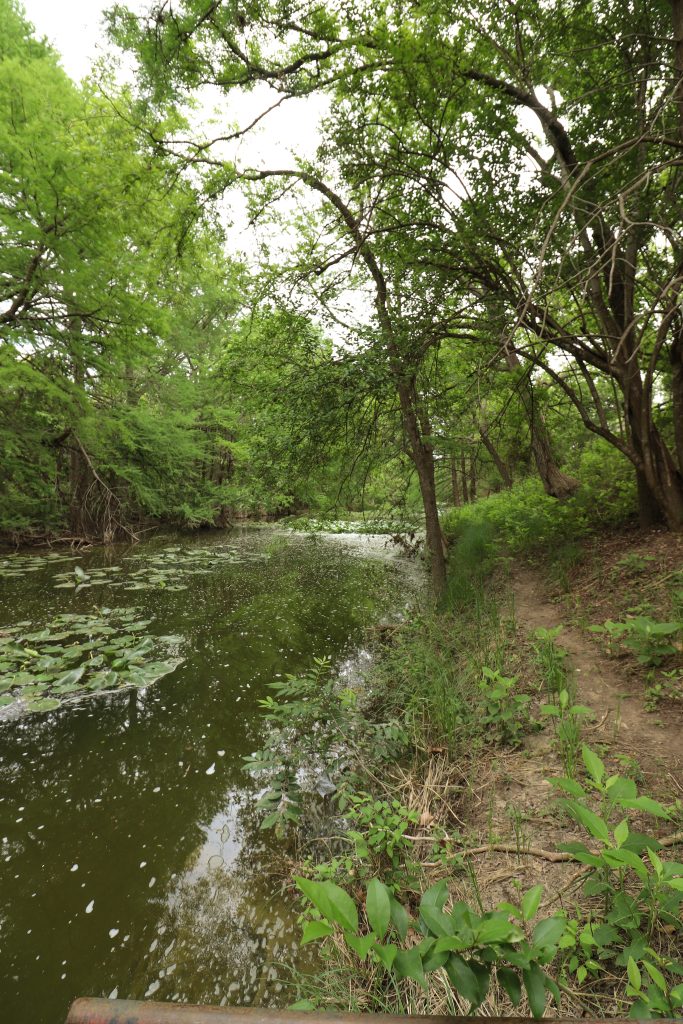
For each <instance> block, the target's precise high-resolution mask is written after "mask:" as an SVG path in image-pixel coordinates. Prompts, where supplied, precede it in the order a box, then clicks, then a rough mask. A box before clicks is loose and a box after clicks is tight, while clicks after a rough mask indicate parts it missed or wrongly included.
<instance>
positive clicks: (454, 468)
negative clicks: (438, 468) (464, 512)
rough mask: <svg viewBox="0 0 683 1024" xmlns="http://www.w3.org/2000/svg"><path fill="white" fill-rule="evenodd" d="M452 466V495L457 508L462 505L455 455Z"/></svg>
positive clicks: (452, 457) (451, 459)
mask: <svg viewBox="0 0 683 1024" xmlns="http://www.w3.org/2000/svg"><path fill="white" fill-rule="evenodd" d="M450 465H451V493H452V497H453V504H454V505H455V507H456V508H457V507H458V505H459V504H460V485H459V484H458V463H457V460H456V458H455V455H451V457H450Z"/></svg>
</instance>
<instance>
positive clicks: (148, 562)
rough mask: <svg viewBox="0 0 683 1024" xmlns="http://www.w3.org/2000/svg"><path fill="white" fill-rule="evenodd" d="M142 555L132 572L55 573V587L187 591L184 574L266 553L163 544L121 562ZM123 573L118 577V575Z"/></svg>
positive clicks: (119, 569) (116, 568)
mask: <svg viewBox="0 0 683 1024" xmlns="http://www.w3.org/2000/svg"><path fill="white" fill-rule="evenodd" d="M142 558H144V564H143V565H142V566H141V568H139V569H135V570H134V571H133V572H128V573H126V568H125V567H124V566H120V565H110V566H104V567H100V568H97V569H88V571H87V572H86V571H85V570H84V569H82V568H81V566H80V565H77V566H75V567H74V568H73V569H72V570H69V571H67V572H60V573H57V574H56V575H55V577H54V578H55V580H58V581H59V582H57V583H55V589H56V590H74V591H80V590H85V589H86V588H88V587H96V586H102V585H103V584H107V585H108V586H110V587H120V588H121V589H122V590H125V591H131V590H156V589H165V590H186V589H187V584H185V583H183V577H185V576H197V575H201V574H206V573H211V572H215V571H216V569H219V568H220V567H221V566H223V565H226V564H228V563H230V564H235V563H238V562H248V561H264V560H265V559H267V558H268V555H267V554H266V553H261V552H252V551H238V549H237V548H236V547H234V546H232V545H225V546H223V547H207V548H195V547H191V548H183V547H165V548H163V549H162V550H161V551H160V552H158V553H157V554H155V555H151V556H150V555H148V554H145V555H144V556H140V555H129V556H128V557H127V558H126V559H124V561H126V562H134V563H136V562H138V561H140V560H141V559H142ZM119 573H124V574H125V575H124V576H123V577H122V578H121V579H119V578H118V574H119Z"/></svg>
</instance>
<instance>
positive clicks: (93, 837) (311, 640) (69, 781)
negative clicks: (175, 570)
mask: <svg viewBox="0 0 683 1024" xmlns="http://www.w3.org/2000/svg"><path fill="white" fill-rule="evenodd" d="M211 542H212V541H211V540H210V539H209V540H208V541H207V537H206V536H204V537H202V538H201V540H197V541H196V542H195V543H197V544H201V545H202V546H205V545H206V544H207V543H211ZM214 542H215V543H221V542H222V540H221V538H220V536H217V537H216V539H215V541H214ZM168 543H170V541H169V539H168V538H164V540H163V541H161V540H159V541H152V542H149V543H148V544H147V545H145V550H148V551H150V552H154V551H157V550H159V548H160V547H161V546H163V544H168ZM230 543H237V544H238V545H240V546H241V547H243V548H244V549H245V550H246V551H250V552H251V551H262V552H266V553H268V554H269V558H268V559H267V560H262V561H261V560H259V561H256V560H252V561H248V562H245V563H237V564H218V565H217V567H216V569H215V571H214V572H211V573H208V574H206V575H200V576H196V577H191V578H188V579H187V580H186V582H187V583H188V589H187V590H184V591H182V592H167V591H165V590H163V589H162V590H159V591H142V592H139V593H138V592H135V593H131V594H129V595H128V594H126V595H124V594H122V592H121V590H117V589H114V588H110V587H108V586H106V585H105V586H102V587H97V588H93V589H92V590H86V591H83V592H81V593H74V592H73V591H64V590H55V589H54V588H53V580H52V575H53V573H54V572H55V571H56V570H57V569H60V568H61V569H63V566H59V565H57V566H55V567H54V568H52V569H50V568H49V567H46V568H45V569H44V570H41V571H40V572H32V573H30V574H29V575H26V576H25V577H24V578H8V579H2V580H0V626H2V625H8V624H11V623H12V622H15V621H17V620H23V619H31V620H33V621H34V622H35V623H36V624H40V623H43V622H45V621H47V620H49V618H51V617H52V616H53V615H55V614H58V613H60V612H64V611H72V612H77V613H83V612H87V611H91V610H92V609H93V607H94V606H95V605H97V604H105V603H106V604H108V605H110V606H115V605H122V604H124V603H125V602H124V598H129V599H130V601H129V603H130V604H134V605H136V606H138V607H140V609H141V612H142V613H143V614H144V615H145V617H151V616H154V622H153V624H152V625H151V626H150V627H149V628H150V630H151V631H154V632H156V633H157V634H158V635H168V634H174V635H177V636H178V637H180V638H181V639H179V640H178V647H179V653H181V654H182V656H183V657H184V658H185V659H186V661H185V663H184V665H183V666H182V667H181V668H180V669H179V670H177V671H176V672H175V673H174V674H173V675H171V676H168V677H166V678H165V679H164V680H162V681H161V682H160V683H159V684H158V685H157V686H155V687H150V688H149V689H147V690H139V691H130V692H122V693H120V694H116V695H113V696H99V697H93V698H91V699H90V700H89V701H88V702H87V703H85V704H82V705H78V706H75V707H70V708H62V709H60V710H58V711H56V712H54V713H52V714H47V715H34V716H29V717H27V718H20V719H16V720H13V721H7V722H5V723H3V724H2V725H1V726H0V893H1V894H2V896H1V901H0V1005H1V1006H2V1007H3V1017H5V1016H6V1019H7V1020H16V1021H17V1022H23V1021H24V1020H26V1021H31V1022H32V1024H61V1022H62V1021H63V1019H64V1017H65V1016H66V1009H67V1006H68V1004H69V1003H70V1001H71V999H73V998H74V997H75V996H76V995H84V994H88V995H104V996H107V995H110V994H112V993H116V994H117V995H118V996H119V997H121V998H124V997H130V998H143V997H144V996H145V995H148V996H152V995H155V996H156V997H157V998H163V999H176V1000H181V1001H196V1002H217V1003H220V1002H231V1003H249V1002H253V1003H258V1004H264V1005H265V1004H269V1003H278V1002H282V1001H283V1000H285V1001H286V996H285V995H283V993H282V992H281V991H280V982H279V981H278V979H277V978H276V977H275V975H274V973H273V970H272V967H271V966H270V964H271V962H272V961H273V960H283V961H285V962H287V961H290V962H291V961H292V959H293V958H295V957H296V950H295V944H294V930H293V928H292V908H291V900H290V899H289V898H288V897H287V894H286V893H283V890H282V879H283V877H284V875H285V874H286V866H284V865H283V864H282V863H281V857H282V851H281V850H280V849H278V847H277V846H276V845H270V843H269V840H268V839H267V837H264V833H262V832H260V831H259V829H258V819H257V817H256V815H255V814H254V802H255V799H254V798H255V792H256V789H255V784H254V783H253V781H252V780H251V779H250V778H249V777H248V776H247V775H246V774H245V773H244V771H243V769H242V757H243V756H244V755H246V754H248V753H250V752H251V751H252V750H254V749H255V748H256V747H257V746H258V745H259V742H260V738H261V730H262V729H263V720H262V718H261V717H260V715H259V711H258V704H257V701H258V699H259V697H261V696H263V695H264V687H265V685H266V683H267V682H268V681H270V680H271V679H272V678H273V677H275V676H277V675H278V674H282V673H284V672H296V671H298V670H301V669H303V668H304V667H306V666H307V665H308V664H309V662H310V659H311V657H312V656H313V655H317V656H321V655H330V656H331V657H332V658H333V659H334V661H335V664H337V665H338V666H342V665H345V670H346V671H347V672H349V673H353V672H357V671H358V666H359V664H361V666H362V657H363V656H362V654H360V662H359V657H357V656H356V652H357V651H358V645H359V639H360V635H361V630H362V627H363V626H364V625H365V624H367V622H368V620H375V619H377V618H378V617H380V616H381V615H382V614H383V613H384V612H386V611H390V610H393V609H395V608H396V607H397V605H399V604H400V603H401V602H402V601H404V600H405V595H406V580H407V579H409V578H410V579H411V580H413V579H414V576H413V570H411V568H410V567H409V566H407V565H406V564H405V563H401V562H399V561H397V560H391V559H387V558H386V557H385V556H384V552H383V550H382V547H381V545H380V546H376V547H375V548H373V547H372V545H371V543H370V542H369V541H368V540H367V538H363V539H362V548H361V549H360V552H359V547H358V546H355V545H353V544H350V543H349V542H348V541H345V540H344V538H339V537H335V538H331V539H329V540H320V539H318V540H315V541H314V540H311V538H308V537H292V538H290V539H289V540H288V541H287V542H286V543H284V542H281V541H279V542H277V543H273V535H272V533H271V532H270V531H266V530H244V531H241V532H239V533H237V534H231V535H230ZM141 551H142V549H140V548H138V549H137V552H136V553H137V554H139V553H141ZM122 554H123V553H122V552H121V551H110V552H93V553H92V554H90V555H89V556H87V557H86V558H84V559H82V560H81V562H80V563H79V564H81V565H82V566H83V568H85V569H87V568H92V567H96V566H102V565H105V564H111V565H116V564H122V562H121V558H122ZM406 574H408V576H407V575H406ZM410 586H413V583H411V584H410ZM409 589H410V587H409V588H408V590H409Z"/></svg>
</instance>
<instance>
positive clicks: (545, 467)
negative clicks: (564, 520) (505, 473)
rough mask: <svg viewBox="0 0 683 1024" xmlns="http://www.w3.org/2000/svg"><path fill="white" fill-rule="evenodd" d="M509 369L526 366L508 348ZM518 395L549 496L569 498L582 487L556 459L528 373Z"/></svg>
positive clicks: (539, 472)
mask: <svg viewBox="0 0 683 1024" xmlns="http://www.w3.org/2000/svg"><path fill="white" fill-rule="evenodd" d="M505 356H506V359H507V364H508V368H509V369H510V370H512V371H519V370H520V369H521V368H522V363H521V361H520V359H519V357H518V355H517V353H516V352H514V351H513V350H512V349H511V348H509V347H508V348H506V350H505ZM518 393H519V396H520V399H521V402H522V407H523V408H524V412H525V413H526V418H527V422H528V424H529V431H530V434H531V450H532V452H533V456H534V461H535V463H536V468H537V470H538V475H539V476H540V478H541V482H542V483H543V487H544V490H545V493H546V494H549V495H550V497H552V498H568V497H570V496H571V495H572V494H574V492H575V491H576V490H577V489H578V487H579V481H578V480H575V479H574V478H573V477H571V476H567V474H566V473H563V472H562V470H561V469H560V467H559V466H558V465H557V462H556V461H555V458H554V456H553V451H552V446H551V443H550V434H549V433H548V427H547V426H546V422H545V419H544V417H543V413H542V412H541V410H540V409H538V408H537V407H536V402H535V399H534V390H533V384H532V382H531V378H530V377H529V375H528V374H527V373H525V374H524V375H523V376H522V377H521V378H520V381H519V389H518Z"/></svg>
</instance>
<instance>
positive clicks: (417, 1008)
mask: <svg viewBox="0 0 683 1024" xmlns="http://www.w3.org/2000/svg"><path fill="white" fill-rule="evenodd" d="M496 541H497V538H496V537H495V532H494V527H493V525H492V523H491V521H490V519H488V518H486V517H485V518H484V520H483V521H481V522H476V523H472V524H471V525H470V526H468V527H467V528H462V529H461V530H460V531H459V534H458V536H457V538H456V539H455V541H454V543H453V544H452V549H451V572H450V577H449V587H448V593H447V595H446V597H445V599H444V601H443V605H442V607H441V608H439V609H438V610H430V611H425V610H423V611H422V612H421V613H419V614H416V615H415V617H414V618H413V619H412V620H411V621H409V622H408V623H406V624H404V625H403V626H401V627H400V628H398V629H397V630H396V631H394V632H393V634H392V636H391V639H390V642H389V643H388V644H387V645H386V646H384V647H383V648H382V649H381V650H380V651H379V653H378V657H377V659H376V662H375V666H374V668H373V670H372V671H371V674H370V676H369V678H368V679H367V680H366V682H365V685H364V686H363V688H362V689H359V690H353V691H350V690H348V688H347V689H342V688H340V686H339V684H338V683H337V682H336V680H335V678H334V676H333V675H331V674H330V672H329V666H327V665H325V664H323V663H317V665H316V667H315V668H314V670H313V672H312V673H311V674H310V675H309V676H307V677H304V678H303V679H296V680H294V679H290V680H288V681H286V682H285V683H278V684H277V686H276V692H275V696H274V698H273V699H272V700H268V701H266V702H264V710H265V712H266V714H267V715H268V716H269V717H270V720H271V723H272V725H273V729H272V731H271V733H270V736H269V740H268V743H267V745H266V748H265V749H264V750H263V751H261V752H259V753H258V754H257V755H255V756H254V757H253V758H252V759H251V761H250V767H251V768H252V770H255V771H257V772H258V773H259V774H260V775H261V776H262V778H263V779H264V782H265V786H266V788H265V792H264V796H263V797H262V805H263V807H264V809H265V810H266V812H267V814H266V817H265V818H264V826H266V827H267V826H275V827H276V828H278V829H279V831H280V834H281V836H282V840H283V841H285V842H286V841H287V840H288V839H292V838H296V840H297V841H296V844H295V846H296V860H297V863H298V873H297V874H296V877H295V880H294V881H295V884H296V886H297V888H298V891H299V895H300V898H301V901H302V904H301V906H302V916H301V922H302V927H303V940H302V941H303V942H304V943H316V945H317V946H319V954H320V956H319V962H318V964H317V965H316V969H315V973H314V974H310V975H307V974H305V973H302V974H301V975H300V976H299V977H298V978H297V979H296V986H295V987H296V991H297V996H298V1000H297V1002H296V1004H295V1005H297V1006H299V1007H301V1008H324V1009H328V1010H329V1009H335V1010H345V1009H348V1010H353V1011H365V1012H368V1011H370V1012H379V1011H385V1012H391V1013H406V1012H410V1013H432V1014H439V1013H450V1014H463V1013H471V1012H473V1011H474V1010H475V1009H476V1010H478V1011H479V1012H483V1013H486V1014H490V1015H510V1014H513V1013H517V1014H519V1013H522V1014H524V1013H531V1014H533V1015H534V1016H536V1017H539V1016H542V1015H543V1014H544V1012H545V1011H546V1006H547V1003H548V1000H552V1001H553V1002H554V1003H555V1004H556V1007H560V1010H559V1012H560V1013H562V1014H564V1015H566V1014H567V1013H568V1009H567V1008H569V1010H570V1011H571V1012H572V1013H573V1014H574V1015H581V1014H586V1013H587V1014H589V1015H590V1014H594V1015H598V1016H610V1015H615V1014H624V1013H626V1012H628V1013H630V1014H631V1016H634V1017H639V1018H644V1017H662V1016H677V1015H680V1013H681V1010H682V1009H683V963H682V962H681V959H682V957H681V930H680V913H681V902H682V901H683V864H681V863H679V862H678V861H676V860H675V859H673V858H671V857H670V856H668V854H669V852H670V851H671V850H673V849H675V847H676V845H677V844H678V843H679V842H680V841H681V840H682V839H683V835H682V834H681V833H680V832H677V831H676V828H677V827H680V819H681V807H680V803H673V804H665V803H661V802H658V801H655V800H653V799H652V798H651V797H650V796H648V795H647V794H642V793H640V792H639V791H638V788H637V783H636V781H634V779H633V778H631V777H629V776H628V775H626V774H622V773H620V772H613V771H612V769H611V767H609V766H608V763H607V761H606V760H603V759H601V757H600V756H599V754H598V752H597V751H596V750H594V749H592V748H591V746H590V745H587V744H586V742H585V739H584V737H583V731H584V729H585V726H586V723H587V721H589V720H590V710H589V709H588V708H585V707H582V706H581V705H580V704H578V703H577V701H576V689H575V683H574V680H573V677H572V673H571V672H570V671H569V670H568V668H567V665H566V661H565V656H564V654H563V651H562V649H561V648H560V647H559V645H558V644H557V632H556V631H552V630H540V631H538V632H537V634H536V635H535V637H534V638H533V639H532V644H531V647H530V649H528V650H526V651H523V650H522V649H521V646H520V643H519V635H518V633H517V631H516V627H515V621H514V608H513V607H509V606H508V603H506V595H507V593H508V588H507V587H506V575H507V565H508V562H507V560H506V559H505V558H504V557H501V555H500V553H499V550H498V549H497V546H496ZM544 724H545V726H546V728H547V730H548V733H552V739H551V748H550V749H551V754H550V755H549V756H550V758H551V765H552V766H551V770H550V772H549V774H550V776H551V778H550V782H551V784H552V786H553V787H554V789H555V791H556V793H557V797H558V798H556V799H554V800H553V801H552V802H551V803H550V804H549V806H548V809H547V811H544V813H547V814H549V815H550V816H551V817H553V818H554V819H555V820H556V822H557V826H558V828H559V830H560V831H561V832H564V834H565V836H566V837H568V840H569V841H567V842H565V843H562V844H557V845H556V847H555V850H554V851H545V850H538V849H536V848H535V847H533V846H532V844H531V841H530V839H529V838H528V837H527V836H526V835H525V832H524V823H523V820H522V814H521V812H520V811H519V810H518V809H517V808H516V807H515V806H514V805H513V806H511V807H510V808H508V809H509V811H510V812H511V817H512V819H513V825H514V837H513V841H509V840H506V838H505V837H504V836H503V837H501V836H500V835H499V834H498V831H499V826H497V825H496V824H495V822H494V820H493V818H490V819H489V821H488V824H486V823H485V822H484V821H483V820H482V813H483V812H482V809H481V808H482V806H483V805H485V802H486V799H489V798H490V797H492V796H493V793H492V792H491V794H490V796H489V797H487V795H486V789H485V786H486V783H484V784H482V783H481V776H482V775H484V776H486V775H488V779H489V785H493V786H495V785H496V780H497V779H499V778H500V777H501V772H503V774H504V772H505V768H504V765H505V763H506V759H509V758H511V757H513V756H516V757H517V758H518V761H517V762H516V763H519V764H522V763H523V759H524V757H525V751H524V747H523V745H524V744H525V743H527V742H528V740H527V737H529V736H530V734H531V733H533V732H535V731H537V730H538V729H540V728H542V727H543V725H544ZM520 748H521V749H520ZM552 751H554V753H552ZM516 752H518V753H516ZM519 758H521V759H522V760H521V761H520V760H519ZM553 758H554V761H553V760H552V759H553ZM494 762H495V763H498V762H500V764H501V765H502V766H503V767H498V768H497V769H496V768H492V767H491V765H492V764H493V763H494ZM496 773H498V774H496ZM311 777H312V778H313V782H312V783H311ZM307 778H308V781H307ZM316 780H317V781H316ZM321 780H322V781H323V783H324V785H322V786H321V785H319V783H320V781H321ZM321 801H323V802H324V803H325V802H326V804H327V807H328V812H327V813H328V818H327V835H326V836H323V837H318V838H319V839H321V840H322V841H316V842H315V843H307V842H306V840H305V831H306V817H307V814H308V811H309V810H310V808H311V807H312V806H313V805H319V804H320V802H321ZM662 831H665V832H666V835H664V836H662ZM482 832H483V835H482ZM496 850H499V851H508V852H512V853H514V854H516V857H517V863H518V865H519V864H521V861H522V860H525V859H527V858H530V857H531V858H533V857H541V858H545V859H548V860H550V861H553V862H554V861H557V862H559V863H560V864H561V865H562V868H560V870H564V871H565V872H566V873H565V875H563V876H562V878H564V879H565V881H564V882H562V884H561V885H560V882H559V881H556V882H555V883H554V884H555V887H556V889H557V890H558V891H556V892H546V891H545V890H544V887H543V886H542V885H541V884H534V885H531V887H527V886H526V885H525V884H523V883H522V882H521V881H519V880H513V881H512V882H510V884H509V891H510V892H512V893H514V896H513V897H512V898H510V897H508V898H505V899H498V898H497V897H496V896H495V893H496V889H495V886H494V885H493V884H492V883H491V882H490V881H489V879H487V878H486V877H485V876H483V875H482V873H481V871H480V869H479V867H478V866H477V865H478V858H479V856H480V855H482V854H486V853H487V852H489V851H496ZM479 863H480V862H479ZM577 865H578V866H579V867H578V871H577ZM520 874H521V873H520ZM553 877H555V876H553ZM559 877H560V876H558V878H559ZM577 886H581V891H580V892H576V889H577ZM564 894H568V895H566V896H565V895H564ZM558 898H559V899H560V903H561V906H560V908H559V909H558V908H557V901H558ZM555 1012H558V1011H557V1009H556V1011H555Z"/></svg>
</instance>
